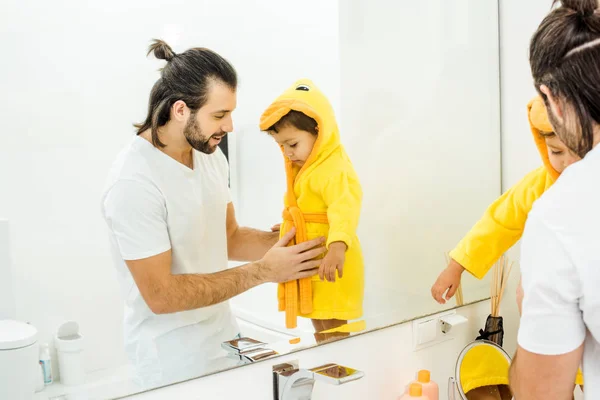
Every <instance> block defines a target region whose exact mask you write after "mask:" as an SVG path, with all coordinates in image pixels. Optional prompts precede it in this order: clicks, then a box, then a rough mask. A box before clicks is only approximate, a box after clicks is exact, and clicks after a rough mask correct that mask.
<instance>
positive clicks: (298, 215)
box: [260, 80, 364, 341]
mask: <svg viewBox="0 0 600 400" xmlns="http://www.w3.org/2000/svg"><path fill="white" fill-rule="evenodd" d="M260 129H261V130H263V131H266V132H268V133H269V134H270V135H271V136H272V137H273V139H275V141H276V142H277V144H279V146H280V148H281V151H282V153H283V155H284V159H285V171H286V179H287V192H286V195H285V198H284V205H285V209H284V212H283V223H282V225H281V234H282V235H283V234H284V233H286V232H288V231H289V230H290V229H291V228H292V227H296V238H295V242H303V241H306V240H310V239H312V238H316V237H319V236H325V237H327V249H328V252H327V254H326V255H325V257H324V258H323V261H322V264H321V266H320V268H319V273H318V275H317V276H315V277H314V278H312V279H310V278H309V279H307V280H303V281H300V282H298V281H295V282H288V283H286V284H283V285H280V287H279V291H278V298H279V309H280V311H285V312H286V326H287V327H288V328H294V327H296V317H297V316H301V317H305V318H311V319H312V322H313V325H314V327H315V330H316V331H317V332H320V331H323V330H328V329H332V328H336V327H339V326H341V325H344V324H346V323H347V321H348V320H350V319H357V318H360V317H361V316H362V312H363V310H362V302H363V292H364V265H363V258H362V251H361V248H360V243H359V241H358V237H357V236H356V229H357V226H358V220H359V216H360V208H361V201H362V189H361V186H360V182H359V180H358V176H357V175H356V172H355V171H354V168H353V166H352V163H351V162H350V159H349V158H348V156H347V154H346V152H345V151H344V149H343V147H342V145H341V144H340V138H339V132H338V127H337V123H336V120H335V116H334V113H333V109H332V107H331V105H330V103H329V101H328V100H327V98H326V97H325V96H324V95H323V94H322V93H321V91H320V90H319V89H317V88H316V87H315V85H314V84H313V83H312V82H311V81H309V80H300V81H298V82H296V83H295V84H294V85H293V86H292V87H291V88H289V89H288V90H286V91H285V92H284V93H283V94H282V95H281V96H279V97H278V98H277V99H276V100H275V102H273V104H271V105H270V106H269V107H268V108H267V110H266V111H265V112H264V113H263V115H262V117H261V121H260ZM343 335H344V334H337V335H335V336H343ZM330 338H331V337H330V336H328V335H319V334H318V335H317V340H319V341H320V340H321V339H330Z"/></svg>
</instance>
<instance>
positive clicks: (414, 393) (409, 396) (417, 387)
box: [398, 383, 429, 400]
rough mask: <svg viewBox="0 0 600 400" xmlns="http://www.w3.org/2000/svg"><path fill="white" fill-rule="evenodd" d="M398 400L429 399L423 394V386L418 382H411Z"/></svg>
mask: <svg viewBox="0 0 600 400" xmlns="http://www.w3.org/2000/svg"><path fill="white" fill-rule="evenodd" d="M398 400H429V398H428V397H427V396H423V386H422V385H421V384H420V383H411V384H410V386H409V388H408V393H405V394H404V396H402V397H400V398H399V399H398Z"/></svg>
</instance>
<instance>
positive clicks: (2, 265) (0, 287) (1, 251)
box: [0, 218, 16, 320]
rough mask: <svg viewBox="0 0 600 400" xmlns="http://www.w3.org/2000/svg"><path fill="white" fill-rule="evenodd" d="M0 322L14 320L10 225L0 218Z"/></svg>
mask: <svg viewBox="0 0 600 400" xmlns="http://www.w3.org/2000/svg"><path fill="white" fill-rule="evenodd" d="M0 277H2V278H1V279H0V320H1V319H14V318H16V307H15V294H14V279H13V267H12V260H11V254H10V224H9V222H8V221H7V220H5V219H1V218H0Z"/></svg>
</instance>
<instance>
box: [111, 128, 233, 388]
mask: <svg viewBox="0 0 600 400" xmlns="http://www.w3.org/2000/svg"><path fill="white" fill-rule="evenodd" d="M193 161H194V169H193V170H192V169H190V168H188V167H186V166H185V165H183V164H181V163H179V162H177V161H176V160H174V159H173V158H171V157H169V156H167V155H166V154H164V153H163V152H162V151H160V150H158V149H157V148H155V147H154V146H153V145H152V144H151V143H150V142H148V141H147V140H145V139H143V138H141V137H137V136H136V137H134V138H133V140H132V141H131V143H130V144H129V145H128V146H126V148H125V149H123V151H122V152H121V153H120V154H119V156H118V157H117V159H116V161H115V162H114V164H113V167H112V169H111V172H110V174H109V177H108V181H107V185H106V189H105V194H104V196H103V200H102V214H103V216H104V218H105V220H106V223H107V224H108V227H109V231H110V242H111V252H112V258H113V261H114V264H115V265H116V268H117V273H118V277H119V281H120V284H121V288H122V293H123V297H124V300H125V314H124V334H125V348H126V351H127V353H128V355H129V358H130V359H131V361H132V362H133V364H134V365H135V366H136V367H137V368H138V371H142V372H139V373H140V374H142V375H145V378H144V379H145V381H146V382H151V383H155V384H158V383H159V381H160V379H162V378H164V377H166V376H170V375H172V374H173V371H166V369H168V368H169V366H174V365H178V364H179V365H181V366H182V367H184V366H185V364H186V362H184V361H183V358H185V359H187V360H189V359H190V357H195V359H194V360H193V361H190V363H193V364H195V365H196V366H198V363H199V360H200V361H204V363H205V364H206V365H208V364H209V363H210V362H211V360H213V359H215V358H219V357H221V356H223V354H224V353H223V351H222V350H221V348H220V344H221V343H222V342H224V341H227V340H231V339H233V338H234V337H235V336H236V335H237V334H238V333H239V329H238V327H237V323H236V321H235V318H234V317H233V315H232V313H231V310H230V307H229V303H228V302H224V303H220V304H217V305H214V306H211V307H205V308H200V309H196V310H190V311H182V312H177V313H172V314H163V315H156V314H154V313H153V312H152V311H151V310H150V308H149V307H148V306H147V305H146V302H145V301H144V299H143V298H142V296H141V295H140V292H139V290H138V287H137V285H136V284H135V282H134V281H133V278H132V276H131V273H130V272H129V269H128V268H127V265H126V264H125V261H124V260H138V259H143V258H148V257H151V256H154V255H157V254H160V253H163V252H165V251H167V250H169V249H170V250H171V251H172V264H171V272H172V273H173V274H206V273H213V272H218V271H222V270H224V269H226V268H227V262H228V260H227V259H228V257H227V231H226V216H227V204H228V203H229V202H230V201H231V197H230V193H229V188H228V166H227V160H226V158H225V156H224V155H223V153H222V152H221V150H220V149H218V150H217V151H216V152H215V153H213V154H210V155H207V154H204V153H201V152H198V151H195V150H194V151H193ZM190 325H194V326H193V328H188V329H182V328H184V327H189V326H190ZM190 329H193V332H194V334H193V335H191V334H189V332H190ZM183 341H185V342H186V343H185V345H183V343H182V342H183ZM178 343H179V345H177V344H178ZM144 371H145V372H144ZM150 376H151V378H149V377H150Z"/></svg>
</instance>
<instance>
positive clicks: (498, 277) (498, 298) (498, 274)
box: [477, 255, 514, 346]
mask: <svg viewBox="0 0 600 400" xmlns="http://www.w3.org/2000/svg"><path fill="white" fill-rule="evenodd" d="M513 264H514V262H510V264H509V259H508V257H506V256H504V255H503V256H502V257H500V259H499V260H498V262H496V264H494V266H493V268H492V283H491V289H490V292H491V294H490V298H491V305H492V310H491V314H490V315H489V316H488V317H487V320H486V322H485V329H484V330H480V331H479V337H477V339H478V340H479V339H484V340H489V341H491V342H494V343H496V344H497V345H498V346H502V343H503V341H504V323H503V319H502V317H501V316H500V305H501V304H502V296H503V294H504V291H505V290H506V284H507V282H508V278H509V277H510V272H511V271H512V267H513Z"/></svg>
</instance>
